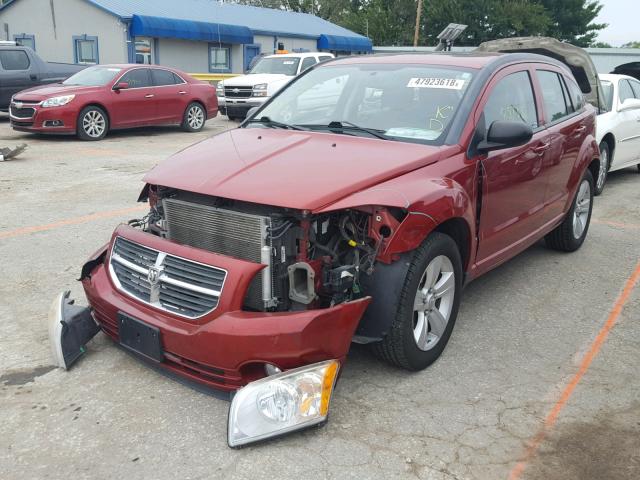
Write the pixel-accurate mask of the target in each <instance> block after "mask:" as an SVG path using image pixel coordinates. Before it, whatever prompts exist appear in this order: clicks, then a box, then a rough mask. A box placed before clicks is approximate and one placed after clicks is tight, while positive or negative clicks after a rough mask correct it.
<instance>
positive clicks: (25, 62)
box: [0, 50, 29, 70]
mask: <svg viewBox="0 0 640 480" xmlns="http://www.w3.org/2000/svg"><path fill="white" fill-rule="evenodd" d="M0 63H2V68H4V69H5V70H27V69H28V68H29V57H28V56H27V54H26V53H25V52H24V51H23V50H2V51H0Z"/></svg>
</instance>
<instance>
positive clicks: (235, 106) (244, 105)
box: [218, 97, 271, 117]
mask: <svg viewBox="0 0 640 480" xmlns="http://www.w3.org/2000/svg"><path fill="white" fill-rule="evenodd" d="M270 98H271V97H249V98H227V97H218V108H219V110H220V113H221V114H223V115H230V116H232V117H245V116H246V115H247V112H248V111H249V110H250V109H251V108H253V107H261V106H262V105H264V104H265V103H266V102H267V101H268V100H269V99H270Z"/></svg>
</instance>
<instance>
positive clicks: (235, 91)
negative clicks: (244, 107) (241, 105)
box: [224, 86, 253, 98]
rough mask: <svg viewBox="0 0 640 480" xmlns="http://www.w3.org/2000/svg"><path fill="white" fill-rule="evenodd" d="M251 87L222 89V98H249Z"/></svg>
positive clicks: (251, 91)
mask: <svg viewBox="0 0 640 480" xmlns="http://www.w3.org/2000/svg"><path fill="white" fill-rule="evenodd" d="M252 93H253V87H232V86H228V87H224V96H225V97H229V98H249V97H250V96H251V94H252Z"/></svg>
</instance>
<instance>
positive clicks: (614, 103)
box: [595, 75, 640, 195]
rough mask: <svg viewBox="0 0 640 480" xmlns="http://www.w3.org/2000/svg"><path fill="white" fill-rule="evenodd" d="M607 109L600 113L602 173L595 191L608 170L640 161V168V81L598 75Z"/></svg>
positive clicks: (638, 163)
mask: <svg viewBox="0 0 640 480" xmlns="http://www.w3.org/2000/svg"><path fill="white" fill-rule="evenodd" d="M599 77H600V83H601V84H602V90H603V93H604V101H605V104H606V106H607V109H608V111H607V112H605V113H601V114H600V115H598V124H597V125H598V126H597V129H596V139H597V141H598V143H599V144H600V173H599V175H598V179H597V181H596V191H595V193H596V195H599V194H600V193H602V190H603V189H604V184H605V182H606V181H607V173H608V172H611V171H614V170H620V169H622V168H626V167H631V166H633V165H638V169H639V170H640V82H639V81H638V80H636V79H635V78H633V77H628V76H626V75H599Z"/></svg>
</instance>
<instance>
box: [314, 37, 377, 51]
mask: <svg viewBox="0 0 640 480" xmlns="http://www.w3.org/2000/svg"><path fill="white" fill-rule="evenodd" d="M318 50H336V51H339V52H370V51H372V50H373V44H372V43H371V40H369V39H368V38H367V37H360V36H358V37H343V36H341V35H320V38H318Z"/></svg>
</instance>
